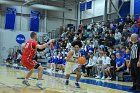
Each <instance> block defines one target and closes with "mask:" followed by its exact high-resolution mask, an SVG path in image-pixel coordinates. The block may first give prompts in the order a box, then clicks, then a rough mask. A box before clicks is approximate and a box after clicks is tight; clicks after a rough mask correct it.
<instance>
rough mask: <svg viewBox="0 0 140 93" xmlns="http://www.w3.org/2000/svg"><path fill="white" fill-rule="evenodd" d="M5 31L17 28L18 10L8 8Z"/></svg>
mask: <svg viewBox="0 0 140 93" xmlns="http://www.w3.org/2000/svg"><path fill="white" fill-rule="evenodd" d="M5 17H6V18H5V29H11V30H14V28H15V19H16V9H15V8H7V9H6V15H5Z"/></svg>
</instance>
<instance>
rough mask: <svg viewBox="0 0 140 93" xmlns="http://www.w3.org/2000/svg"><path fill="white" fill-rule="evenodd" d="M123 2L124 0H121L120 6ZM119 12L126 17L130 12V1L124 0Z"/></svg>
mask: <svg viewBox="0 0 140 93" xmlns="http://www.w3.org/2000/svg"><path fill="white" fill-rule="evenodd" d="M121 4H122V0H119V7H120V5H121ZM119 13H120V15H121V16H122V17H123V18H126V16H127V15H128V14H130V2H124V4H123V6H122V7H121V9H120V11H119Z"/></svg>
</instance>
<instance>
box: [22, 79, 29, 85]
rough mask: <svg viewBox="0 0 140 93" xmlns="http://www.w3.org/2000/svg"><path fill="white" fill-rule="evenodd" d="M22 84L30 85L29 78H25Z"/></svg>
mask: <svg viewBox="0 0 140 93" xmlns="http://www.w3.org/2000/svg"><path fill="white" fill-rule="evenodd" d="M22 84H24V85H26V86H30V84H29V82H28V81H27V80H23V81H22Z"/></svg>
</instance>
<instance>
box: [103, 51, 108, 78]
mask: <svg viewBox="0 0 140 93" xmlns="http://www.w3.org/2000/svg"><path fill="white" fill-rule="evenodd" d="M109 67H110V57H108V56H107V52H104V56H103V64H102V73H103V77H102V78H101V79H102V80H104V79H105V72H106V71H107V69H108V68H109ZM108 77H109V76H108Z"/></svg>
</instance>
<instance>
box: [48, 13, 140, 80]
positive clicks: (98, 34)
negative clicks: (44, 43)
mask: <svg viewBox="0 0 140 93" xmlns="http://www.w3.org/2000/svg"><path fill="white" fill-rule="evenodd" d="M139 31H140V17H139V19H138V20H136V19H135V18H134V16H133V17H132V18H131V17H130V16H127V17H126V18H125V19H119V20H117V21H112V22H109V21H108V22H107V23H106V24H105V23H104V22H98V23H90V24H88V25H82V24H81V25H80V26H79V29H78V30H77V31H75V30H74V29H73V28H71V27H69V29H68V30H67V29H66V30H65V31H63V33H62V35H61V38H59V39H58V42H57V43H55V44H52V45H51V47H50V49H46V50H47V56H49V55H48V53H50V56H51V57H50V60H49V63H50V65H49V66H50V68H52V70H54V69H56V68H57V69H60V70H62V71H63V70H64V68H65V63H66V60H65V57H66V55H67V52H68V51H69V50H70V49H71V42H72V41H74V40H81V41H82V43H83V47H82V48H81V49H80V51H79V52H80V54H81V56H85V57H86V59H87V63H86V64H85V65H82V67H81V68H82V73H83V76H85V77H95V78H100V79H103V80H104V79H112V80H115V79H116V75H117V74H118V73H119V72H126V73H128V74H130V52H131V50H130V47H131V42H130V36H131V34H133V33H136V34H138V35H139ZM48 50H51V52H48ZM56 59H57V60H56Z"/></svg>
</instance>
